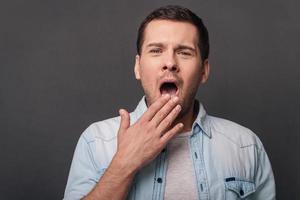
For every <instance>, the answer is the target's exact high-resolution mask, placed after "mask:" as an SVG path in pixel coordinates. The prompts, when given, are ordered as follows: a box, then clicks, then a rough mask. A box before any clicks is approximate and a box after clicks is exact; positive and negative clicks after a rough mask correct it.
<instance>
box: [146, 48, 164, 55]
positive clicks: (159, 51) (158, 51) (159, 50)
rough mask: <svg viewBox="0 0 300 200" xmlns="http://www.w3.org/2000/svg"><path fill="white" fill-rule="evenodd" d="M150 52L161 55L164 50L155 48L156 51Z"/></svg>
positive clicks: (151, 50)
mask: <svg viewBox="0 0 300 200" xmlns="http://www.w3.org/2000/svg"><path fill="white" fill-rule="evenodd" d="M149 52H150V53H155V54H157V53H161V52H162V50H161V49H160V48H155V49H150V51H149Z"/></svg>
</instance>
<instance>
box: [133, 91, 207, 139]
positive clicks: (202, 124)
mask: <svg viewBox="0 0 300 200" xmlns="http://www.w3.org/2000/svg"><path fill="white" fill-rule="evenodd" d="M147 109H148V108H147V105H146V100H145V96H143V98H142V99H141V100H140V102H139V103H138V105H137V107H136V108H135V110H134V111H133V113H132V114H133V121H134V122H135V121H137V120H138V119H139V118H140V117H141V116H142V115H143V114H144V112H146V110H147ZM196 111H197V117H196V119H195V121H194V123H193V126H192V130H193V134H196V133H199V132H200V130H201V129H202V131H203V132H204V133H205V134H206V135H207V136H208V137H209V138H211V130H210V125H209V120H208V119H207V116H208V115H207V113H206V111H205V109H204V107H203V105H202V104H201V103H199V101H198V100H196Z"/></svg>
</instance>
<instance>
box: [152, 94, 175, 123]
mask: <svg viewBox="0 0 300 200" xmlns="http://www.w3.org/2000/svg"><path fill="white" fill-rule="evenodd" d="M177 103H178V97H173V98H172V99H171V100H169V101H168V103H167V104H165V105H164V106H163V107H162V108H161V109H160V110H159V111H158V112H157V113H156V114H155V116H154V117H153V118H152V120H151V121H152V122H153V123H154V125H155V127H157V126H159V124H160V123H161V122H162V121H163V120H164V119H165V118H166V117H167V116H168V114H169V113H170V112H172V110H173V109H174V107H175V106H176V104H177Z"/></svg>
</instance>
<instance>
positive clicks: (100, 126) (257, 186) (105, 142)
mask: <svg viewBox="0 0 300 200" xmlns="http://www.w3.org/2000/svg"><path fill="white" fill-rule="evenodd" d="M198 105H199V111H198V115H197V118H196V120H195V122H194V123H193V126H192V131H193V133H192V135H191V136H190V138H189V143H190V153H191V156H192V159H193V165H194V170H195V176H196V180H197V189H198V196H199V198H200V199H201V200H208V199H211V200H224V199H226V200H234V199H256V200H257V199H261V200H271V199H275V182H274V176H273V172H272V168H271V165H270V162H269V159H268V156H267V154H266V152H265V150H264V147H263V145H262V143H261V141H260V140H259V138H258V137H257V136H256V135H255V134H254V133H253V132H252V131H251V130H249V129H247V128H245V127H242V126H240V125H238V124H236V123H234V122H231V121H228V120H225V119H221V118H217V117H212V116H209V115H207V114H206V112H205V110H204V108H203V106H202V104H198ZM146 110H147V106H146V104H145V98H144V97H143V98H142V100H141V101H140V102H139V104H138V106H137V108H136V109H135V110H134V112H132V113H130V116H131V123H132V124H133V123H135V122H136V121H137V120H138V119H139V118H140V117H141V116H142V114H143V113H144V112H145V111H146ZM119 124H120V117H115V118H111V119H107V120H104V121H100V122H96V123H93V124H92V125H90V126H89V127H88V128H87V129H86V130H85V131H84V132H83V134H82V135H81V137H80V138H79V141H78V144H77V147H76V150H75V153H74V157H73V161H72V165H71V169H70V173H69V178H68V182H67V186H66V190H65V196H64V199H72V200H73V199H80V198H82V197H84V196H85V195H86V194H87V193H88V192H89V191H91V190H92V188H93V187H94V186H95V184H96V183H97V182H98V181H99V179H100V178H101V176H102V175H103V173H104V172H105V170H106V168H107V167H108V165H109V164H110V162H111V160H112V158H113V156H114V154H115V152H116V149H117V132H118V129H119ZM167 157H168V147H166V148H165V150H164V151H162V152H161V154H159V155H158V157H157V158H156V159H155V160H153V161H152V162H151V163H149V164H148V165H147V166H145V167H144V168H142V169H141V170H140V171H139V172H138V173H137V174H136V176H135V179H134V182H133V184H132V187H131V189H130V192H129V195H128V199H136V200H148V199H149V200H150V199H151V200H160V199H163V197H164V188H165V182H166V181H165V178H166V171H167V164H168V163H167ZM178 180H179V181H180V177H178Z"/></svg>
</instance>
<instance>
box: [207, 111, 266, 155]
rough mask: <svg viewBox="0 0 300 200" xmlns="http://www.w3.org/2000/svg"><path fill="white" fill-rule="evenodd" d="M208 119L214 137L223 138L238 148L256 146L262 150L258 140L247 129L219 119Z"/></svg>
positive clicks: (211, 117)
mask: <svg viewBox="0 0 300 200" xmlns="http://www.w3.org/2000/svg"><path fill="white" fill-rule="evenodd" d="M208 118H209V122H210V128H211V132H212V134H214V136H216V137H219V136H220V137H224V138H226V139H228V140H230V141H231V142H232V143H234V144H236V145H238V146H240V147H247V146H251V145H256V146H257V147H258V148H259V149H260V148H262V144H261V142H260V140H259V138H258V137H257V135H256V134H255V133H254V132H253V131H251V130H250V129H249V128H246V127H244V126H242V125H240V124H238V123H235V122H233V121H230V120H227V119H223V118H219V117H214V116H209V117H208Z"/></svg>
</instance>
